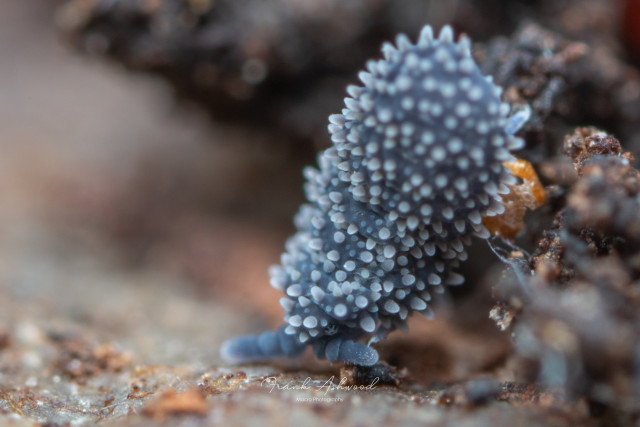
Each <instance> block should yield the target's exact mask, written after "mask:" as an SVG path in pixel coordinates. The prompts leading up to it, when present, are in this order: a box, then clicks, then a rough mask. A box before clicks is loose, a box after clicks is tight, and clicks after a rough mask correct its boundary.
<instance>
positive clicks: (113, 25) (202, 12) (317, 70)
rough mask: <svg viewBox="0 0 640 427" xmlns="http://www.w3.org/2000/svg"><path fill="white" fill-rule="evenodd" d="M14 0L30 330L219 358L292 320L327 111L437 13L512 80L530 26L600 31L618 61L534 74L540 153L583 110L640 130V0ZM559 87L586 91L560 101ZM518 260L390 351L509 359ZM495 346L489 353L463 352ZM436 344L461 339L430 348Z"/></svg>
mask: <svg viewBox="0 0 640 427" xmlns="http://www.w3.org/2000/svg"><path fill="white" fill-rule="evenodd" d="M0 4H1V6H2V8H1V11H2V12H1V13H0V148H1V152H0V224H1V226H0V321H1V322H2V323H0V325H4V326H2V327H3V328H4V329H5V330H6V331H14V330H15V331H18V332H19V333H18V334H17V335H16V337H18V338H15V339H18V340H24V342H31V341H29V340H35V341H37V340H38V339H40V338H38V337H41V338H42V337H46V336H47V334H49V333H50V332H51V330H62V331H67V332H68V331H70V330H73V331H78V333H80V334H85V333H87V330H83V328H82V327H81V325H82V326H83V327H86V326H87V325H89V326H90V327H92V328H95V329H90V332H89V336H91V337H92V338H91V339H98V340H102V339H105V337H110V338H113V339H116V340H117V341H118V342H119V343H120V345H122V346H123V347H125V348H127V349H129V350H131V349H133V352H134V354H136V357H138V358H140V359H141V360H146V361H147V362H148V361H150V360H151V361H158V362H170V361H181V362H184V361H189V360H194V361H201V362H204V361H207V362H209V363H215V362H218V361H219V360H218V356H217V347H218V345H219V344H220V342H221V341H222V339H223V338H226V337H229V336H231V335H234V334H237V333H242V332H251V331H258V330H261V329H263V328H264V324H265V322H266V323H268V324H272V325H274V326H275V325H277V324H278V322H279V320H280V319H281V316H282V313H281V309H280V306H279V305H278V303H277V300H278V298H279V297H280V294H279V293H278V292H277V291H275V290H273V289H271V287H270V286H269V285H268V275H267V268H268V266H269V265H270V264H273V263H277V262H278V260H279V256H280V254H281V251H282V249H283V247H284V241H285V239H286V237H287V236H289V235H290V234H291V233H292V232H293V225H292V217H293V215H294V213H295V212H296V211H297V209H298V206H299V205H300V203H302V202H303V201H304V194H303V191H302V183H303V181H302V168H303V167H304V166H305V165H310V164H313V163H314V162H315V155H316V153H317V152H318V151H319V150H320V149H322V148H323V147H326V146H327V144H328V142H329V140H328V137H327V132H326V128H325V126H326V117H327V115H328V114H329V113H331V112H337V111H339V110H340V108H341V107H340V106H341V103H342V99H343V97H344V95H345V92H344V88H345V86H346V84H347V83H353V82H355V76H356V71H357V70H359V69H360V68H362V67H363V64H364V63H365V61H366V59H368V58H370V57H376V56H377V55H378V52H379V47H380V44H381V43H382V41H384V40H389V39H391V38H392V37H393V36H394V35H395V34H396V33H398V32H405V33H407V34H409V35H411V36H412V37H415V35H416V34H417V33H418V31H419V28H421V27H422V26H423V25H424V24H425V23H429V24H431V25H433V26H434V27H436V28H439V27H441V26H442V25H443V24H445V23H451V24H453V26H454V27H455V28H456V31H457V32H465V33H468V34H470V35H472V36H473V39H474V41H475V42H477V46H478V48H477V52H478V54H479V55H481V56H482V55H484V56H483V58H484V59H485V62H484V64H485V68H487V67H488V68H487V69H490V68H491V67H492V66H493V67H494V69H493V71H495V72H496V73H497V74H499V73H502V75H504V76H506V77H504V78H505V79H507V78H509V76H512V74H509V71H508V63H507V65H505V63H506V61H507V60H508V59H509V58H511V56H509V55H508V53H504V52H503V54H501V55H502V56H501V55H498V54H496V55H495V56H494V57H492V56H491V55H490V54H491V53H492V52H493V53H496V52H498V53H500V52H501V51H500V49H499V48H500V46H502V47H504V49H506V47H505V46H507V45H508V39H507V37H509V36H511V35H512V34H513V33H514V32H516V31H518V29H519V28H521V27H522V26H523V25H524V24H525V23H527V22H533V23H537V24H540V25H542V26H544V27H545V28H548V29H551V30H555V31H558V32H559V34H562V35H563V37H566V38H568V39H570V40H577V41H580V42H582V43H586V44H587V45H588V46H589V48H590V49H591V50H589V52H590V54H592V53H593V55H592V56H590V58H591V59H590V61H591V62H588V64H589V65H590V67H591V68H588V69H589V70H590V72H591V71H593V70H595V69H597V70H599V72H598V73H596V74H594V73H591V74H590V77H589V78H586V77H584V75H582V74H579V73H573V74H572V72H565V70H562V71H558V70H553V69H549V70H544V72H543V73H542V74H544V75H545V76H555V74H554V73H559V75H561V79H560V80H554V81H552V82H551V83H549V82H546V81H543V82H542V83H540V87H541V89H540V90H539V91H538V92H536V90H537V89H536V90H532V93H531V95H530V96H531V99H533V98H534V97H537V98H536V100H538V101H539V105H540V107H539V110H536V114H537V116H535V117H534V119H537V122H536V121H535V120H534V121H533V122H534V123H533V124H532V125H531V126H529V127H528V128H526V129H525V136H526V138H527V142H528V144H529V148H528V150H527V151H525V152H524V154H523V157H525V158H527V159H528V160H530V161H532V162H533V163H534V164H538V163H541V162H542V161H543V160H544V159H546V158H548V157H554V156H557V155H559V148H558V141H559V140H558V138H561V137H562V135H564V134H565V133H567V132H570V130H571V129H572V128H573V127H574V126H576V125H579V124H581V125H585V124H592V125H598V126H602V127H603V128H605V129H606V130H608V131H611V132H615V133H616V134H617V135H618V136H620V137H621V139H622V138H624V140H625V144H626V146H627V147H630V148H633V149H636V148H638V147H640V137H639V135H640V134H639V133H638V126H637V124H638V123H639V121H640V119H639V117H640V113H639V112H638V109H637V108H636V109H633V108H631V107H630V106H633V105H636V106H637V104H636V102H637V101H638V99H640V92H639V91H638V84H637V82H638V78H637V69H634V68H633V67H632V66H631V65H629V64H632V63H633V61H635V60H637V57H638V53H639V51H640V47H639V46H640V42H639V40H640V37H639V36H638V28H639V27H640V26H638V25H637V23H638V22H640V21H639V20H635V19H636V18H638V10H637V8H638V6H637V5H638V2H634V1H632V0H631V1H628V2H624V1H610V0H585V1H576V0H561V1H551V0H537V1H513V0H485V1H481V0H455V1H446V2H445V1H436V0H430V1H429V0H402V1H393V2H392V1H390V0H335V1H333V0H330V1H323V2H319V1H315V0H279V1H276V0H269V1H265V0H245V1H237V0H227V1H223V0H136V1H118V0H71V1H66V2H65V1H58V0H57V1H32V2H25V1H21V0H2V1H1V2H0ZM625 8H626V9H625ZM625 10H626V11H627V12H626V14H625V13H624V11H625ZM543 42H544V43H548V46H547V47H544V46H543V47H544V48H546V49H548V50H549V52H550V53H554V52H555V51H553V49H556V47H553V46H556V45H554V44H553V43H555V41H553V40H552V38H547V39H544V38H543ZM522 43H524V42H522ZM544 43H543V44H544ZM560 46H563V45H562V44H560ZM492 49H493V50H492ZM540 49H542V48H540ZM558 50H562V49H560V48H558ZM580 52H584V50H583V51H580ZM569 56H570V54H569V53H568V54H567V57H569ZM496 58H499V60H496ZM492 61H493V62H492ZM492 64H493V65H492ZM602 64H604V66H601V65H602ZM520 67H524V68H526V64H525V65H522V64H521V65H520ZM506 69H507V71H505V70H506ZM518 72H519V71H518ZM514 73H515V72H514ZM516 74H517V73H516ZM594 75H595V76H596V77H593V76H594ZM621 76H626V77H625V79H627V80H625V79H623V78H622V77H621ZM629 76H630V77H629ZM558 78H560V77H558ZM590 79H591V80H590ZM634 79H635V80H634ZM550 80H551V79H550ZM558 81H559V82H560V83H558ZM536 82H539V81H538V80H536ZM554 82H555V83H554ZM629 82H631V83H629ZM556 83H557V84H565V86H566V88H567V91H568V93H569V94H570V95H571V94H573V95H572V96H567V97H566V98H561V97H559V96H558V95H557V93H558V92H553V91H551V90H550V89H549V88H551V89H552V88H553V87H555V86H553V85H554V84H556ZM596 84H598V85H599V86H598V88H599V89H598V91H595V90H591V89H589V88H591V87H592V86H595V85H596ZM625 84H626V86H625ZM590 85H591V86H590ZM563 87H564V86H563ZM542 89H544V90H546V91H543V90H542ZM547 89H549V90H547ZM571 90H573V92H571ZM578 95H579V96H578ZM586 96H590V97H591V98H588V99H589V102H584V101H585V99H587V98H585V97H586ZM545 102H546V104H545ZM572 102H573V103H574V104H575V105H580V106H581V107H580V108H581V109H580V110H579V113H580V114H578V113H576V109H575V108H573V109H572V108H570V107H571V105H574V104H571V103H572ZM542 123H544V124H545V126H542ZM554 138H555V139H554ZM544 178H545V177H544V176H543V179H544ZM549 212H550V211H549ZM549 212H547V213H549ZM536 237H537V238H539V235H537V236H531V237H530V238H529V241H530V242H531V241H535V238H536ZM525 240H526V239H525ZM525 244H526V242H525ZM492 263H493V265H495V269H491V268H487V265H488V264H492ZM501 270H502V269H501V267H500V266H499V265H498V264H497V263H496V260H495V258H494V257H493V256H492V254H490V253H488V251H487V250H486V247H484V246H483V247H482V248H481V249H480V250H477V252H475V255H474V249H472V257H471V261H470V262H469V263H468V265H466V266H465V271H466V272H471V273H472V274H471V275H470V276H469V277H477V279H475V280H470V283H469V285H468V286H466V287H465V288H464V289H462V290H461V291H459V292H460V295H453V298H450V299H449V300H447V301H445V302H444V303H443V306H442V307H443V308H442V312H441V313H442V314H441V315H440V318H441V320H437V321H435V322H431V323H429V322H425V321H424V320H423V319H417V320H416V321H415V323H417V326H415V327H413V330H414V332H413V335H411V336H404V338H403V337H398V338H397V339H398V340H400V341H399V342H397V343H396V344H393V345H391V346H390V347H392V348H395V349H396V350H395V351H396V353H395V356H394V357H396V359H393V358H391V360H390V361H391V362H394V361H395V362H396V363H401V364H402V363H403V364H405V365H409V366H411V365H412V364H413V366H414V371H415V372H416V373H417V374H416V375H417V376H418V377H419V375H420V372H425V373H426V372H429V371H431V370H437V371H438V372H441V373H442V375H443V377H447V376H449V377H453V378H455V377H460V376H461V375H465V374H466V373H468V372H476V371H481V370H483V369H489V367H491V366H494V365H495V364H496V363H499V361H500V360H503V358H504V357H506V356H505V355H506V353H507V351H508V349H509V347H510V344H509V342H508V337H506V336H504V335H500V334H499V333H498V332H497V330H496V329H495V327H494V326H493V325H492V324H490V322H489V320H488V319H487V312H488V309H489V308H490V306H491V299H490V296H489V291H488V287H487V286H484V287H483V286H482V282H483V281H484V282H485V283H492V281H493V280H494V278H495V277H496V276H498V275H499V274H500V273H501ZM472 297H473V298H472ZM474 298H475V299H474ZM456 307H457V308H456ZM448 310H449V312H451V311H450V310H453V312H457V313H464V315H457V316H455V315H447V314H446V313H447V312H448ZM448 316H450V317H452V318H454V319H456V320H457V322H458V325H457V326H446V325H445V323H447V319H448V318H449V317H448ZM149 319H151V320H149ZM58 324H59V326H56V325H58ZM458 326H460V327H461V328H462V332H451V334H452V336H456V335H455V334H456V333H460V334H463V336H464V339H460V340H459V341H456V339H453V340H452V343H449V344H446V345H444V346H443V347H439V344H436V342H437V341H438V340H439V339H440V338H438V337H440V336H441V335H443V334H442V331H443V330H448V329H447V328H456V327H458ZM443 328H444V329H443ZM478 328H487V331H488V332H487V334H488V335H486V336H485V337H484V338H483V339H482V340H481V341H482V343H479V342H478V339H477V338H475V339H473V338H471V337H472V336H473V335H475V334H476V333H477V331H478ZM34 331H35V332H34ZM429 331H431V332H429ZM433 331H439V332H433ZM465 331H466V332H465ZM0 332H1V331H0ZM7 334H8V335H11V334H12V333H11V332H7ZM21 334H22V335H21ZM91 334H97V335H91ZM105 334H106V335H105ZM465 334H466V335H465ZM96 336H98V337H100V338H96ZM416 336H420V337H422V338H421V341H420V340H419V341H415V337H416ZM20 337H22V338H20ZM34 337H35V338H34ZM412 337H413V338H412ZM425 337H426V338H425ZM487 337H488V338H487ZM42 339H44V338H42ZM35 341H34V342H35ZM403 343H404V344H403ZM409 343H411V344H409ZM416 343H417V344H416ZM483 344H484V348H486V349H485V350H484V352H482V351H481V352H479V353H475V354H469V355H468V358H471V359H473V358H474V357H475V358H476V359H477V360H474V361H472V362H469V364H466V365H464V364H463V365H461V366H462V367H458V368H456V367H455V366H454V365H455V364H454V363H453V362H451V361H450V360H449V355H450V354H452V353H456V352H457V353H458V354H462V353H464V352H460V351H459V350H460V349H461V348H474V349H475V348H478V347H482V345H483ZM403 345H404V347H403ZM416 345H417V347H416ZM159 349H162V350H161V351H160V350H159ZM383 351H384V349H383ZM426 351H430V352H432V353H433V354H441V357H434V358H432V359H431V360H430V361H424V360H415V359H412V358H411V354H412V352H414V353H413V354H415V353H424V352H426ZM438 352H440V353H438ZM404 354H407V355H406V356H402V355H404ZM392 356H393V355H392ZM34 363H36V365H37V363H41V364H45V363H46V360H40V361H39V362H38V361H37V360H36V361H35V362H34ZM429 363H432V364H434V366H431V367H425V366H424V364H429ZM456 369H457V370H456ZM25 375H26V374H25ZM425 375H426V374H425Z"/></svg>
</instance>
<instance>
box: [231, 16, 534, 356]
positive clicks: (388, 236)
mask: <svg viewBox="0 0 640 427" xmlns="http://www.w3.org/2000/svg"><path fill="white" fill-rule="evenodd" d="M382 52H383V55H384V58H383V59H380V60H371V61H369V62H368V63H367V71H363V72H361V73H360V74H359V78H360V80H361V82H362V84H363V85H362V86H355V85H354V86H349V87H348V88H347V92H348V94H349V97H347V98H345V108H344V109H343V110H342V113H341V114H334V115H331V116H330V117H329V122H330V124H329V132H330V133H331V140H332V142H333V145H332V146H331V147H330V148H328V149H327V150H325V151H324V152H322V153H321V154H320V155H319V159H318V166H319V167H318V168H317V169H316V168H311V167H309V168H307V169H306V170H305V171H304V173H305V177H306V179H307V182H306V186H305V191H306V195H307V199H308V203H307V204H305V205H303V206H302V207H301V208H300V211H299V212H298V214H297V215H296V218H295V225H296V228H297V230H298V231H297V233H296V234H295V235H294V236H293V237H291V238H290V239H289V240H288V241H287V243H286V252H285V253H284V254H283V255H282V258H281V265H279V266H274V267H272V269H271V270H270V276H271V284H272V286H274V287H275V288H276V289H279V290H281V291H282V292H283V293H284V294H285V297H283V298H282V299H281V300H280V303H281V305H282V307H283V309H284V311H285V316H284V325H283V326H281V327H280V329H278V330H277V331H269V332H265V333H262V334H261V335H257V336H244V337H238V338H234V339H231V340H229V341H227V342H226V343H225V344H224V345H223V347H222V349H221V355H222V357H223V359H224V360H225V361H227V362H230V363H245V362H252V361H259V360H265V359H270V358H276V357H281V356H288V357H295V356H298V355H299V354H301V353H302V352H303V351H304V349H305V348H306V347H307V346H311V347H312V348H313V351H314V353H315V354H316V356H317V357H318V358H321V359H328V360H329V361H331V362H345V363H350V364H355V365H362V366H370V365H373V364H375V363H377V362H378V353H377V352H376V351H375V350H374V349H373V348H371V347H370V344H371V343H375V342H377V341H380V340H382V339H383V338H384V337H385V336H386V335H387V334H388V333H389V332H391V331H393V330H395V329H406V320H407V318H408V316H409V315H410V314H411V313H413V312H415V311H417V312H420V313H422V314H423V315H425V316H427V317H431V316H432V315H433V314H432V311H431V310H430V308H429V302H430V300H431V296H432V294H433V293H441V292H443V291H444V287H446V286H451V285H460V284H462V282H463V277H462V276H461V275H460V274H458V273H456V272H455V269H456V267H458V264H459V262H460V261H464V260H465V259H466V257H467V255H466V253H465V246H466V245H468V244H469V242H470V237H471V236H472V235H475V236H479V237H481V238H487V237H488V236H489V233H488V231H487V230H486V229H485V227H484V226H483V225H482V219H483V217H485V216H492V215H497V214H500V213H502V212H503V211H504V207H503V205H502V199H501V194H506V193H508V192H509V187H508V186H509V185H511V184H513V183H514V182H515V179H514V177H513V176H512V175H511V174H510V173H509V171H508V170H507V169H506V168H505V167H504V166H503V163H504V162H506V161H509V160H510V159H512V156H511V151H512V150H515V149H518V148H521V147H522V146H523V141H522V140H521V139H519V138H517V137H515V136H513V133H514V132H515V131H516V130H517V129H518V128H519V127H520V126H521V125H522V122H523V121H526V112H525V113H519V114H516V115H514V116H513V117H509V112H510V108H509V106H508V105H507V104H505V103H503V102H502V101H501V99H500V96H501V93H502V89H501V88H499V87H497V86H496V85H494V84H493V81H492V79H491V77H485V76H483V75H482V74H481V73H480V70H479V69H478V67H477V65H476V64H475V62H474V60H473V58H472V57H471V52H470V42H469V40H468V39H467V38H461V39H460V40H459V41H458V42H457V43H455V42H454V40H453V31H452V29H451V28H450V27H449V26H446V27H444V28H443V29H442V31H441V32H440V35H439V37H438V38H434V37H433V32H432V29H431V27H429V26H426V27H424V28H423V30H422V31H421V33H420V37H419V40H418V42H417V43H416V44H413V43H411V42H410V40H409V39H408V38H407V37H406V36H405V35H399V36H398V37H397V39H396V44H395V46H393V45H392V44H390V43H385V44H384V45H383V47H382ZM366 338H369V342H368V344H365V343H363V342H361V340H363V339H366Z"/></svg>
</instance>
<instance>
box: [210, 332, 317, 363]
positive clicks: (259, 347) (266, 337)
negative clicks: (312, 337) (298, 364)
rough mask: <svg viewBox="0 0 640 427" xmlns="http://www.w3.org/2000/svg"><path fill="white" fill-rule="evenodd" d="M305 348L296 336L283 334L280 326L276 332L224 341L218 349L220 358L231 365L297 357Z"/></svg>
mask: <svg viewBox="0 0 640 427" xmlns="http://www.w3.org/2000/svg"><path fill="white" fill-rule="evenodd" d="M305 347H306V344H302V343H300V342H299V341H298V338H297V336H296V335H287V334H285V333H284V326H282V327H281V328H280V329H278V330H277V331H267V332H263V333H262V334H260V335H245V336H242V337H236V338H232V339H230V340H228V341H225V342H224V344H222V347H221V348H220V357H222V360H224V361H225V362H226V363H231V364H241V363H251V362H259V361H262V360H267V359H275V358H278V357H283V356H284V357H297V356H299V355H301V354H302V352H303V351H304V349H305Z"/></svg>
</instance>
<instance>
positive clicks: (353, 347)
mask: <svg viewBox="0 0 640 427" xmlns="http://www.w3.org/2000/svg"><path fill="white" fill-rule="evenodd" d="M514 110H515V112H514V114H512V116H511V117H510V118H509V124H508V125H507V129H506V132H507V133H508V134H515V133H516V132H518V131H519V130H520V129H522V127H523V126H524V124H525V123H526V122H527V121H528V120H529V118H530V117H531V108H530V107H529V106H528V105H524V106H522V107H519V108H516V109H514ZM284 329H285V326H281V327H280V329H278V330H277V331H275V332H274V331H267V332H263V333H262V334H260V335H246V336H241V337H236V338H232V339H231V340H228V341H226V342H225V343H224V344H223V346H222V348H221V349H220V354H221V356H222V358H223V359H224V360H225V361H227V362H231V363H252V362H258V361H263V360H268V359H276V358H280V357H289V358H295V357H298V356H300V355H301V354H302V353H303V352H304V350H305V349H306V347H307V345H311V346H312V348H313V351H314V354H315V355H316V357H318V358H319V359H327V360H328V361H330V362H344V363H348V364H353V365H360V366H371V365H374V364H376V363H377V362H378V360H379V357H378V353H377V352H376V351H375V350H374V349H372V348H371V347H369V346H368V345H365V344H363V343H360V342H357V341H356V340H357V339H360V338H362V336H364V334H363V333H362V331H361V330H359V329H346V328H342V329H341V330H339V331H337V332H336V333H335V334H332V335H326V336H323V337H319V339H316V340H313V342H311V343H300V342H299V341H298V338H297V335H288V334H286V333H285V332H284ZM377 341H378V340H375V339H374V340H372V342H377Z"/></svg>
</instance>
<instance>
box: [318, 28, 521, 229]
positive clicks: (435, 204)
mask: <svg viewBox="0 0 640 427" xmlns="http://www.w3.org/2000/svg"><path fill="white" fill-rule="evenodd" d="M382 52H383V54H384V58H383V59H380V60H377V61H375V60H372V61H369V62H368V63H367V69H368V71H363V72H361V73H360V75H359V77H360V80H361V81H362V83H363V84H364V86H349V87H348V89H347V91H348V93H349V94H350V95H351V96H350V97H348V98H345V107H346V108H344V109H343V111H342V114H336V115H333V116H330V118H329V120H330V122H331V124H330V125H329V131H330V132H331V134H332V140H333V142H334V144H335V147H336V149H337V152H338V155H339V157H340V163H339V165H338V169H339V170H340V173H339V177H340V179H341V180H342V181H344V182H348V183H349V191H350V192H351V193H352V194H353V197H354V199H355V200H358V201H361V202H365V203H368V204H370V205H374V206H379V208H380V210H381V211H382V212H389V218H390V219H395V218H399V219H400V220H402V221H406V224H407V225H408V226H409V227H410V228H413V229H415V228H418V227H421V228H424V229H426V230H427V231H428V232H430V233H435V234H436V235H440V236H441V238H442V239H444V238H445V237H447V236H449V238H451V237H454V236H456V235H466V234H470V233H471V232H476V233H480V234H483V233H484V232H486V230H484V228H483V227H482V226H481V224H480V223H481V217H482V216H485V215H492V214H496V213H500V211H501V209H502V205H501V203H500V202H501V198H500V195H499V193H506V192H508V189H507V187H506V186H505V185H504V184H509V183H511V182H513V179H512V177H511V175H510V174H509V172H508V170H506V169H505V167H504V166H503V162H505V161H507V160H509V159H511V154H510V150H513V149H517V148H520V147H522V145H523V142H522V140H520V139H519V138H517V137H514V136H513V135H511V133H510V132H509V131H508V129H507V128H508V126H509V118H508V114H509V106H508V105H507V104H505V103H502V102H501V99H500V95H501V93H502V89H501V88H500V87H498V86H496V85H494V83H493V81H492V79H491V78H490V77H485V76H483V75H482V74H481V72H480V70H479V69H478V67H477V65H476V64H475V62H474V60H473V58H472V57H471V52H470V43H469V40H468V39H467V38H461V39H460V41H459V42H457V43H455V42H454V40H453V31H452V30H451V28H450V27H448V26H447V27H444V28H443V29H442V31H441V33H440V35H439V37H438V38H437V39H434V37H433V32H432V29H431V27H429V26H427V27H425V28H424V29H423V30H422V32H421V34H420V37H419V40H418V42H417V43H416V44H412V43H411V42H410V41H409V39H408V38H407V37H406V36H405V35H399V36H398V37H397V39H396V46H393V45H391V44H389V43H385V44H384V45H383V47H382Z"/></svg>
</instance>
